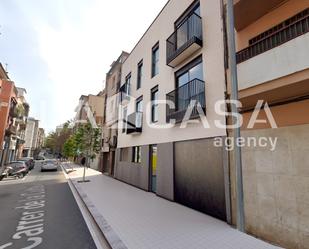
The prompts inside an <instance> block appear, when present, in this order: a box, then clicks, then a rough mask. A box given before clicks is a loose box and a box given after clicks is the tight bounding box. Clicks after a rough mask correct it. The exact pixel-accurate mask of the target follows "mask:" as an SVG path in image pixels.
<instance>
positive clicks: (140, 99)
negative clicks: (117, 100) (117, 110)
mask: <svg viewBox="0 0 309 249" xmlns="http://www.w3.org/2000/svg"><path fill="white" fill-rule="evenodd" d="M140 103H141V104H142V110H141V111H139V112H143V95H142V96H140V97H138V98H137V99H136V100H135V112H138V108H137V107H138V104H140Z"/></svg>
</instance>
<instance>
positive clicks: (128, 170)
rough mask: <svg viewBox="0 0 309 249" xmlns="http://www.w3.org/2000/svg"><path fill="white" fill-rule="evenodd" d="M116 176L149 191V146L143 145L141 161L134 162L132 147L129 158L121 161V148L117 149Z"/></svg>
mask: <svg viewBox="0 0 309 249" xmlns="http://www.w3.org/2000/svg"><path fill="white" fill-rule="evenodd" d="M115 178H116V179H118V180H120V181H123V182H126V183H128V184H131V185H134V186H136V187H138V188H141V189H144V190H146V191H148V189H149V146H142V158H141V163H133V162H132V148H129V159H128V160H127V161H120V149H117V150H116V161H115Z"/></svg>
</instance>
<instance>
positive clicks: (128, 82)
mask: <svg viewBox="0 0 309 249" xmlns="http://www.w3.org/2000/svg"><path fill="white" fill-rule="evenodd" d="M130 92H131V73H129V74H128V75H127V77H126V83H125V93H126V94H127V95H130Z"/></svg>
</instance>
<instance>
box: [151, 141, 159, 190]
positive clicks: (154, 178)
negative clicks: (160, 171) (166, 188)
mask: <svg viewBox="0 0 309 249" xmlns="http://www.w3.org/2000/svg"><path fill="white" fill-rule="evenodd" d="M157 151H158V146H157V145H151V146H150V180H149V182H150V190H151V192H153V193H156V191H157V156H158V154H157Z"/></svg>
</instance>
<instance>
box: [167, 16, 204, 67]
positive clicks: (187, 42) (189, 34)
mask: <svg viewBox="0 0 309 249" xmlns="http://www.w3.org/2000/svg"><path fill="white" fill-rule="evenodd" d="M194 44H196V45H197V46H195V47H194V46H193V45H194ZM202 44H203V35H202V18H201V17H200V16H199V15H197V14H195V13H193V14H192V15H191V16H189V17H188V19H187V20H186V21H184V23H183V24H182V25H181V26H179V27H178V28H177V29H176V30H175V32H174V33H173V34H172V35H171V36H170V37H169V38H168V39H167V40H166V63H167V65H169V66H172V67H175V66H176V65H177V64H178V63H180V62H181V61H182V60H183V59H185V58H180V59H179V60H177V57H180V55H181V54H182V53H183V52H185V51H186V50H190V49H189V48H191V50H190V51H189V52H188V53H189V54H192V53H193V52H195V51H196V50H197V49H198V48H200V47H202ZM189 54H188V55H189Z"/></svg>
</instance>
